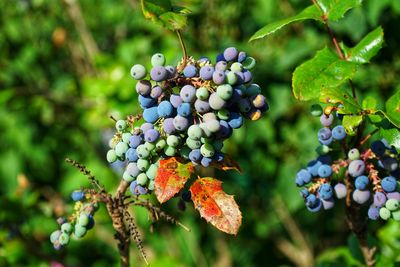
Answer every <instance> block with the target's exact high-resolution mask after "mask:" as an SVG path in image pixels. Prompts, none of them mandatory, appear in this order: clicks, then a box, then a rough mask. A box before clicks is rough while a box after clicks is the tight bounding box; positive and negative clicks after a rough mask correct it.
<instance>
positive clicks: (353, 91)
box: [312, 0, 357, 101]
mask: <svg viewBox="0 0 400 267" xmlns="http://www.w3.org/2000/svg"><path fill="white" fill-rule="evenodd" d="M312 2H313V4H314V5H315V6H316V7H317V8H318V10H319V11H320V12H321V13H322V16H321V17H322V19H323V21H324V23H325V25H326V28H327V29H328V33H329V36H330V37H331V39H332V43H333V45H334V46H335V49H336V51H337V53H338V54H339V57H340V58H341V59H343V60H347V59H346V58H345V56H344V55H343V52H342V49H340V46H339V43H338V42H337V40H336V36H335V34H334V33H333V31H332V28H331V27H330V26H329V22H328V17H327V16H326V14H325V13H324V12H323V10H322V9H321V7H320V6H319V5H318V3H317V2H316V1H315V0H312ZM349 85H350V88H351V92H352V95H353V98H354V100H356V101H357V95H356V89H355V88H354V85H353V82H352V81H351V80H349Z"/></svg>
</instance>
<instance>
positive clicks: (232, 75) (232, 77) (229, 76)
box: [225, 71, 238, 85]
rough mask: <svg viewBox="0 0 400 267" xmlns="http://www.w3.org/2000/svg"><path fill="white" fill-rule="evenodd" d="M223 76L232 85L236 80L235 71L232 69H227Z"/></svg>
mask: <svg viewBox="0 0 400 267" xmlns="http://www.w3.org/2000/svg"><path fill="white" fill-rule="evenodd" d="M225 78H226V81H227V82H228V83H229V84H230V85H234V84H235V83H236V82H237V80H238V77H237V75H236V74H235V72H233V71H229V72H228V74H226V76H225Z"/></svg>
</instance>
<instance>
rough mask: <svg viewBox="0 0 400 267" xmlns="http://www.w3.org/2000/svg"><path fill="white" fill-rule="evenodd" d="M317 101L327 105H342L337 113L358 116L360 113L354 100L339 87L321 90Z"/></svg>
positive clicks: (358, 106)
mask: <svg viewBox="0 0 400 267" xmlns="http://www.w3.org/2000/svg"><path fill="white" fill-rule="evenodd" d="M319 100H320V101H321V102H324V103H327V104H340V105H342V107H341V108H340V109H339V113H341V114H358V113H359V112H361V111H362V109H361V107H360V105H359V104H358V103H357V102H356V101H355V100H354V98H353V97H352V96H351V95H350V94H349V93H347V92H346V91H345V90H344V89H343V88H340V87H335V88H324V89H322V90H321V95H320V99H319Z"/></svg>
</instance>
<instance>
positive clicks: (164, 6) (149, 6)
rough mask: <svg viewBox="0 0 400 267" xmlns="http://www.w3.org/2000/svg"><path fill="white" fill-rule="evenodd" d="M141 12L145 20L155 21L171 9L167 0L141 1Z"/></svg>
mask: <svg viewBox="0 0 400 267" xmlns="http://www.w3.org/2000/svg"><path fill="white" fill-rule="evenodd" d="M141 4H142V12H143V15H144V17H145V18H146V19H151V20H157V18H158V17H159V16H160V15H161V14H163V13H165V12H168V11H170V10H171V9H172V5H171V1H169V0H141Z"/></svg>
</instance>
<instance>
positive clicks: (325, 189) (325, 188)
mask: <svg viewBox="0 0 400 267" xmlns="http://www.w3.org/2000/svg"><path fill="white" fill-rule="evenodd" d="M318 193H319V195H320V197H321V198H322V199H325V200H326V199H330V198H331V197H332V196H333V189H332V186H331V185H330V184H328V183H324V184H322V185H321V186H320V187H319V190H318Z"/></svg>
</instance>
